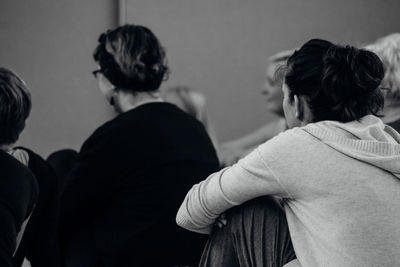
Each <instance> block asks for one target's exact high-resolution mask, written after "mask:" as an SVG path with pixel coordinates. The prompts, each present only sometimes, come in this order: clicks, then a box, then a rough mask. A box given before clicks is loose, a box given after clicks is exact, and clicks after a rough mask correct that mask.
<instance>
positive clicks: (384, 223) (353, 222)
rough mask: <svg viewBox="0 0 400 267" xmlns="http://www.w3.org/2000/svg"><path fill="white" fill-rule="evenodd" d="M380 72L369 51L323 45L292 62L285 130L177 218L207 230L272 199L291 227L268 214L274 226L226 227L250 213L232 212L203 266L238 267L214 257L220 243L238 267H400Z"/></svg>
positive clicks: (217, 177)
mask: <svg viewBox="0 0 400 267" xmlns="http://www.w3.org/2000/svg"><path fill="white" fill-rule="evenodd" d="M383 76H384V68H383V64H382V62H381V61H380V60H379V58H378V56H377V55H375V54H374V53H372V52H369V51H366V50H362V49H357V48H354V47H350V46H346V47H342V46H338V45H334V44H332V43H330V42H328V41H324V40H320V39H313V40H310V41H308V42H307V43H305V44H304V45H303V46H302V47H301V48H300V49H299V50H297V51H296V52H295V53H294V54H293V55H292V56H291V57H290V58H289V60H288V63H287V67H286V72H285V76H284V83H283V86H282V90H283V93H284V99H283V104H282V105H283V109H284V112H285V118H286V121H287V124H288V127H289V128H290V130H287V131H285V132H284V133H281V134H280V135H278V136H276V137H275V138H273V139H271V140H270V141H268V142H266V143H264V144H263V145H261V146H259V147H258V148H257V149H255V150H254V151H253V152H252V153H251V154H249V155H248V156H246V157H245V158H244V159H242V160H240V161H239V162H238V163H237V164H235V165H233V166H232V167H228V168H226V169H224V170H223V171H220V172H218V173H215V174H212V175H210V176H209V178H207V179H206V180H205V181H203V182H201V183H200V184H197V185H195V186H193V188H192V189H191V190H190V191H189V193H188V194H187V196H186V198H185V201H184V202H183V203H182V205H181V207H180V210H179V211H178V214H177V222H178V224H179V225H182V226H183V227H185V228H186V229H190V230H193V231H197V232H203V233H209V232H210V230H211V228H212V225H213V223H214V222H215V221H217V224H218V223H219V224H220V220H218V216H219V215H220V214H221V213H224V212H225V211H227V210H228V209H230V208H231V207H233V206H236V205H241V206H246V204H242V203H244V202H246V201H248V200H251V199H255V198H258V197H260V196H272V197H278V198H280V199H281V200H282V202H283V204H284V205H283V206H284V209H285V213H286V218H287V222H288V228H287V227H285V225H284V223H282V221H286V218H285V217H284V216H282V215H280V214H278V215H276V214H274V213H272V212H269V213H270V214H271V216H272V218H271V220H269V221H275V222H274V223H273V224H272V225H271V224H263V222H264V221H260V220H258V221H255V222H252V218H247V219H248V221H250V222H249V223H247V224H244V225H243V226H241V225H239V227H236V228H233V227H232V225H234V226H236V225H238V223H237V222H238V219H237V218H238V216H242V217H246V216H243V214H244V212H247V214H249V213H251V212H252V210H254V209H252V207H251V206H250V207H249V206H247V207H248V209H250V212H249V211H248V209H247V211H246V208H244V212H242V210H243V209H239V207H241V206H239V207H237V209H236V210H235V208H233V209H232V210H230V211H228V212H227V213H228V214H229V215H230V214H233V215H232V216H229V217H228V218H227V221H228V223H227V226H225V228H227V230H225V228H223V229H222V230H218V229H216V230H215V231H213V233H212V235H211V238H210V242H209V243H208V245H207V246H206V248H208V249H207V250H206V251H205V253H204V254H203V257H202V260H201V262H202V263H203V264H201V265H200V266H240V264H237V265H232V264H231V265H228V264H224V263H225V262H224V259H222V260H221V258H219V257H218V253H219V252H220V251H221V250H222V251H223V249H221V248H224V244H223V242H224V241H225V240H227V243H228V246H229V245H231V246H232V243H233V246H234V248H235V250H234V251H233V252H232V249H231V251H227V252H225V251H223V252H224V253H226V254H228V255H232V257H233V256H236V257H237V258H238V259H239V262H240V260H242V259H243V260H244V261H246V262H249V259H251V260H252V259H253V258H254V259H255V260H258V259H261V260H260V263H261V264H258V265H257V264H256V265H253V264H252V266H283V265H284V264H288V266H291V267H292V266H299V265H300V266H348V267H350V266H371V267H372V266H398V265H399V263H400V255H399V254H398V251H399V250H400V242H399V240H400V231H399V224H398V221H399V219H400V204H399V203H400V202H399V201H400V180H399V179H400V164H399V162H400V135H399V133H398V132H396V131H395V130H393V129H392V128H391V127H388V126H387V125H385V124H384V123H383V122H382V121H381V120H380V119H379V118H378V117H377V114H378V112H379V111H380V110H381V109H382V107H383V99H384V98H383V94H382V91H381V89H380V87H379V85H380V83H381V81H382V78H383ZM272 205H273V203H271V202H270V204H269V205H268V211H270V210H271V208H272V207H274V208H277V206H276V205H273V206H272ZM265 209H267V205H265ZM237 211H238V212H239V213H237ZM266 216H267V217H268V214H267V215H266ZM247 217H248V216H247ZM250 217H251V216H250ZM253 218H259V216H257V214H256V215H254V216H253ZM239 219H240V218H239ZM239 221H240V220H239ZM249 224H250V225H251V224H258V225H260V224H261V227H259V228H260V229H259V230H258V233H259V234H258V235H257V236H261V237H263V238H264V239H262V238H256V235H254V234H253V231H256V230H257V229H258V228H255V229H254V230H253V231H251V232H246V226H248V225H249ZM287 229H289V232H290V237H291V240H292V241H293V242H292V243H293V247H294V252H295V254H296V257H297V260H295V261H293V258H292V256H293V255H292V249H291V244H290V238H288V235H287V234H286V232H287ZM243 233H244V234H243ZM282 233H283V234H284V235H282ZM229 234H230V235H233V236H236V235H239V236H240V237H239V241H237V239H238V238H229V237H230V235H229ZM270 236H272V237H273V238H272V239H271V238H269V237H270ZM215 240H217V241H215ZM221 240H222V241H221ZM242 240H245V241H242ZM260 240H261V241H263V242H260ZM218 241H219V242H218ZM210 244H211V245H210ZM265 244H267V245H265ZM260 246H261V247H263V248H264V247H267V249H265V250H264V249H259V247H260ZM249 248H250V249H249ZM253 255H257V256H258V257H257V258H255V257H254V256H253ZM265 255H267V256H271V257H272V258H273V257H276V259H275V258H273V259H272V260H271V259H269V258H266V260H264V259H265V258H264V257H265ZM276 255H278V256H276ZM268 261H270V262H272V263H271V264H264V263H268ZM275 262H278V263H277V265H275Z"/></svg>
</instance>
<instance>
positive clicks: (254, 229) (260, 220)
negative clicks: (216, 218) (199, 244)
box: [199, 197, 296, 267]
mask: <svg viewBox="0 0 400 267" xmlns="http://www.w3.org/2000/svg"><path fill="white" fill-rule="evenodd" d="M226 218H227V225H225V226H224V227H223V228H222V229H220V228H218V227H214V229H213V232H212V233H211V235H210V238H209V240H208V243H207V245H206V247H205V248H204V251H203V255H202V258H201V261H200V264H199V266H201V267H214V266H215V267H224V266H226V267H228V266H229V267H239V266H240V267H258V266H259V267H269V266H274V267H275V266H283V265H284V264H286V263H288V262H290V261H291V260H293V259H295V258H296V255H295V253H294V250H293V246H292V242H291V239H290V234H289V229H288V226H287V221H286V216H285V213H284V210H283V208H282V206H281V205H280V203H279V202H278V201H277V200H276V199H274V198H271V197H261V198H256V199H253V200H251V201H248V202H246V203H244V204H242V205H240V206H238V207H235V208H232V209H230V210H229V211H227V213H226Z"/></svg>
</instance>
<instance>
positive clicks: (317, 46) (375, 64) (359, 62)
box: [285, 39, 384, 122]
mask: <svg viewBox="0 0 400 267" xmlns="http://www.w3.org/2000/svg"><path fill="white" fill-rule="evenodd" d="M383 76H384V69H383V64H382V62H381V60H380V59H379V57H378V56H377V55H376V54H374V53H373V52H370V51H367V50H363V49H357V48H355V47H352V46H339V45H334V44H332V43H331V42H328V41H325V40H320V39H313V40H310V41H308V42H306V43H305V44H304V45H303V46H302V47H301V48H300V49H299V50H297V51H296V52H295V53H294V54H293V55H292V56H291V57H290V58H289V60H288V63H287V72H286V75H285V83H286V85H287V86H288V87H289V97H290V100H293V97H294V95H300V96H304V97H305V99H306V101H307V103H308V105H309V107H310V110H311V113H312V115H313V121H314V122H317V121H322V120H335V121H340V122H348V121H353V120H359V119H361V118H362V117H363V116H365V115H368V114H373V115H377V116H378V114H377V113H378V112H379V111H380V110H381V109H382V107H383V101H384V100H383V94H382V92H381V90H380V88H379V85H380V83H381V81H382V79H383Z"/></svg>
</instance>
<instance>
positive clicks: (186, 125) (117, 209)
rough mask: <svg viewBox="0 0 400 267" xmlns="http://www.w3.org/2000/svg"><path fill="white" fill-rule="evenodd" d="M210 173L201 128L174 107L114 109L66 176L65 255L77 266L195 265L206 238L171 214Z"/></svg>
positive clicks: (212, 165) (211, 153) (212, 157)
mask: <svg viewBox="0 0 400 267" xmlns="http://www.w3.org/2000/svg"><path fill="white" fill-rule="evenodd" d="M216 170H218V159H217V156H216V152H215V149H214V147H213V145H212V143H211V140H210V138H209V137H208V135H207V133H206V131H205V129H204V127H203V125H202V124H201V123H200V122H199V121H197V120H196V119H195V118H193V117H192V116H190V115H188V114H186V113H184V112H183V111H181V110H180V109H178V108H177V107H176V106H175V105H172V104H168V103H149V104H144V105H141V106H139V107H137V108H135V109H133V110H130V111H128V112H125V113H123V114H120V115H119V116H117V117H116V118H115V119H113V120H111V121H109V122H108V123H106V124H104V125H103V126H101V127H100V128H98V129H97V130H96V131H95V132H94V133H93V134H92V135H91V136H90V137H89V139H88V140H86V142H85V143H84V144H83V146H82V149H81V151H80V153H79V157H78V161H77V164H76V166H75V167H74V169H73V171H72V172H71V174H70V175H69V177H68V178H67V181H66V185H65V188H64V192H63V195H62V198H61V218H60V220H61V224H60V228H61V229H60V234H61V238H62V241H63V244H65V245H66V248H65V251H64V252H65V253H66V255H64V257H66V259H67V261H70V262H72V264H78V263H79V264H80V266H85V265H86V266H119V267H123V266H169V265H172V264H181V265H184V264H186V265H189V264H195V263H196V262H197V260H198V259H199V257H200V255H201V252H202V248H203V245H204V242H205V237H204V236H201V235H198V234H195V233H191V232H188V231H186V230H184V229H181V228H179V227H178V226H177V225H176V223H175V216H176V212H177V210H178V208H179V206H180V204H181V203H182V201H183V199H184V197H185V195H186V192H187V191H188V190H189V189H190V188H191V186H192V185H193V184H195V183H198V182H199V181H201V180H203V179H204V178H206V177H207V176H208V175H209V174H210V173H212V172H214V171H216ZM77 236H79V237H77ZM71 243H72V244H71ZM67 244H69V245H67ZM68 246H69V247H70V248H72V252H71V250H70V249H68V248H67V247H68ZM74 248H75V249H74ZM77 248H81V249H77ZM82 248H86V252H85V253H82V254H84V255H79V256H77V255H78V254H80V251H82ZM89 250H90V253H89V252H88V251H89ZM89 255H90V256H89ZM74 257H75V258H76V259H77V260H76V261H75V262H74V261H73V260H72V261H71V260H69V259H73V258H74ZM83 257H86V258H87V259H86V260H87V262H86V263H85V261H86V260H84V259H83ZM76 266H78V265H76Z"/></svg>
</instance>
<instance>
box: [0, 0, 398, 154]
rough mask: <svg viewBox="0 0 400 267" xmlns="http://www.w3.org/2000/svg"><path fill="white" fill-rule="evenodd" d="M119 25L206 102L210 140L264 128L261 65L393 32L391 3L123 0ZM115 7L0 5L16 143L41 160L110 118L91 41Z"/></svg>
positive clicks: (49, 1) (72, 1) (110, 0)
mask: <svg viewBox="0 0 400 267" xmlns="http://www.w3.org/2000/svg"><path fill="white" fill-rule="evenodd" d="M125 1H126V7H127V9H126V14H127V21H128V22H132V23H137V24H143V25H146V26H148V27H150V28H151V29H152V30H153V31H154V32H155V33H156V35H157V36H159V39H160V40H161V42H162V43H163V45H164V46H165V47H166V48H167V56H168V59H169V64H170V67H171V70H172V71H171V75H170V79H169V81H167V82H166V83H165V84H164V85H163V87H168V86H170V85H175V84H186V85H190V86H192V87H194V88H195V89H197V90H199V91H201V92H203V93H204V94H205V95H206V97H207V98H208V106H209V113H210V117H211V119H212V120H213V122H214V125H215V127H216V130H217V134H218V137H219V139H220V140H227V139H230V138H232V137H235V136H238V135H240V134H243V133H246V132H248V131H250V130H251V129H254V128H256V127H258V126H260V125H262V124H263V123H265V122H266V121H267V120H268V117H269V116H268V113H267V112H266V108H265V104H264V102H263V99H262V97H261V94H260V90H261V86H262V84H263V79H264V70H265V67H266V62H267V57H268V56H270V55H272V54H274V53H276V52H279V51H281V50H283V49H289V48H293V47H297V46H300V45H301V44H302V43H304V42H305V41H306V40H308V39H310V38H312V37H321V38H327V39H329V40H331V41H334V42H340V43H350V44H354V45H359V44H362V43H365V42H370V41H373V40H375V39H376V38H378V37H380V36H383V35H386V34H388V33H390V32H393V31H396V30H398V29H399V26H400V21H399V19H398V14H399V11H400V1H398V0H350V1H349V0H336V1H331V0H252V1H243V0H201V1H198V0H167V1H166V0H125ZM117 2H118V1H117V0H85V1H79V0H57V1H54V0H35V1H23V0H1V1H0V33H1V34H0V65H1V66H5V67H9V68H12V69H13V70H15V71H16V72H17V73H19V74H20V75H21V76H22V77H23V78H24V80H25V81H26V82H27V84H28V85H29V86H30V88H31V90H32V101H33V109H32V113H31V116H30V117H29V119H28V122H27V126H26V129H25V131H24V133H23V134H22V136H21V138H20V142H19V144H21V145H25V146H27V147H30V148H32V149H33V150H34V151H36V152H38V153H39V154H41V155H43V156H47V155H48V154H49V153H51V152H53V151H55V150H57V149H60V148H66V147H68V148H74V149H79V147H80V146H81V144H82V142H83V141H84V140H85V139H86V138H87V137H88V136H89V135H90V133H91V132H92V131H93V130H94V129H95V128H96V127H98V126H99V125H100V124H101V123H103V122H104V121H106V120H108V119H109V118H111V117H112V116H113V114H112V112H111V109H110V107H108V105H107V103H106V102H105V100H104V99H103V97H102V96H101V95H100V93H99V92H98V89H97V83H96V81H95V80H94V78H93V77H92V75H91V71H92V70H93V69H94V68H96V65H95V63H94V62H93V59H92V52H93V49H94V48H95V46H96V44H97V38H98V35H99V34H100V33H101V32H103V31H104V30H105V29H108V28H113V27H115V26H116V24H117V21H118V17H117V13H118V12H117V10H118V8H117Z"/></svg>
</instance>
